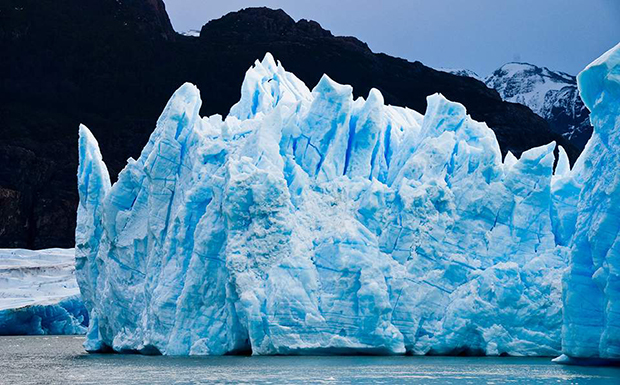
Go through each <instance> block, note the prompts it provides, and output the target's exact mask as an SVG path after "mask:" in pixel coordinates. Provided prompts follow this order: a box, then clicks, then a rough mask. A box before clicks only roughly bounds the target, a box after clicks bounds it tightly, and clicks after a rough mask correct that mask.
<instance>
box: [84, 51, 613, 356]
mask: <svg viewBox="0 0 620 385" xmlns="http://www.w3.org/2000/svg"><path fill="white" fill-rule="evenodd" d="M614 68H617V67H614ZM589 87H591V88H595V89H600V88H601V85H600V84H592V85H589ZM586 88H587V87H586ZM616 90H617V89H616ZM595 92H596V91H594V90H593V91H591V93H595ZM200 106H201V100H200V94H199V91H198V89H197V88H196V87H195V86H193V85H192V84H189V83H187V84H184V85H183V86H181V87H180V88H179V89H178V90H177V91H176V92H175V93H174V95H173V96H172V98H171V99H170V101H169V102H168V104H167V105H166V107H165V109H164V111H163V113H162V115H161V116H160V118H159V119H158V121H157V125H156V128H155V130H154V132H153V134H152V135H151V137H150V139H149V141H148V143H147V144H146V146H145V147H144V149H143V151H142V153H141V154H140V156H139V157H138V159H137V160H134V159H129V160H128V163H127V166H126V167H125V168H124V169H123V171H122V172H121V173H120V174H119V177H118V180H117V181H116V182H115V183H114V184H113V185H112V184H111V182H110V177H109V174H108V171H107V168H106V166H105V163H104V162H103V159H102V156H101V152H100V151H99V147H98V144H97V141H96V139H95V138H94V136H93V135H92V134H91V133H90V131H89V130H88V129H87V128H86V127H85V126H80V138H79V159H80V164H79V169H78V190H79V194H80V202H79V207H78V220H77V228H76V271H77V278H78V283H79V286H80V290H81V292H82V296H83V299H84V304H85V306H86V308H87V309H88V311H89V314H90V318H91V322H90V325H89V330H88V334H87V340H86V342H85V348H86V349H87V350H88V351H116V352H139V353H143V354H166V355H188V354H190V355H222V354H235V353H243V352H251V353H252V354H347V353H372V354H487V355H503V354H508V355H517V356H539V355H545V356H550V355H557V354H559V353H560V352H561V351H562V349H563V345H562V344H563V342H562V336H563V335H564V336H566V335H567V333H568V332H567V330H568V327H567V321H566V318H564V319H563V316H562V307H563V303H562V301H563V299H564V301H565V302H566V301H567V299H568V300H569V302H570V298H571V297H570V295H568V294H567V290H566V287H567V286H569V289H572V284H571V283H570V279H571V278H570V274H568V275H567V276H566V277H565V278H564V288H565V289H564V294H563V291H562V282H563V281H562V275H563V272H564V270H565V269H566V267H567V266H569V264H570V266H576V265H575V262H574V260H575V257H574V255H572V254H571V252H572V253H573V254H574V253H575V250H576V249H575V242H574V240H573V239H574V238H575V237H574V234H575V233H577V234H578V233H579V231H581V230H580V229H581V228H582V226H583V222H584V219H583V217H584V216H585V215H586V214H585V211H587V210H586V209H581V208H582V206H583V207H585V206H587V204H586V203H584V202H586V201H587V200H588V199H587V198H584V195H588V194H589V193H583V192H582V190H583V186H584V183H585V182H584V178H585V177H584V175H585V174H584V171H583V170H584V169H586V168H587V167H586V166H585V165H584V164H585V163H588V162H587V161H586V160H585V158H584V157H583V156H582V158H580V161H579V162H578V165H577V166H575V167H574V168H573V169H572V170H571V168H570V165H569V161H568V157H567V156H566V153H565V151H564V150H563V149H562V148H561V147H558V148H557V153H558V159H557V160H556V157H555V156H554V151H555V150H556V145H555V144H554V143H550V144H549V145H546V146H542V147H538V148H534V149H531V150H529V151H526V152H524V153H523V154H522V155H521V156H520V158H517V157H515V156H514V155H513V154H511V153H508V154H507V156H506V157H505V158H504V159H502V155H501V152H500V148H499V145H498V142H497V140H496V138H495V134H494V133H493V131H492V130H491V129H490V128H488V127H487V126H486V124H484V123H480V122H476V121H474V120H472V119H471V118H470V117H469V116H468V115H467V113H466V111H465V108H464V107H463V106H462V105H460V104H458V103H453V102H450V101H448V100H447V99H445V98H444V97H443V96H441V95H439V94H435V95H431V96H429V97H428V99H427V110H426V112H425V114H424V115H421V114H419V113H417V112H416V111H413V110H410V109H407V108H401V107H395V106H390V105H386V104H385V103H384V100H383V96H382V95H381V93H380V92H379V91H378V90H376V89H372V90H371V91H370V93H369V94H368V96H367V97H366V98H365V99H364V98H354V97H353V90H352V88H351V87H350V86H347V85H341V84H338V83H336V82H334V81H333V80H331V79H330V78H329V77H328V76H326V75H325V76H323V77H322V78H321V80H320V81H319V83H318V84H317V85H316V86H315V88H314V89H313V90H309V89H308V88H307V87H306V85H305V84H304V83H303V82H301V81H300V80H299V79H298V78H296V77H295V76H294V75H293V74H291V73H289V72H286V71H285V70H284V68H283V67H282V65H281V64H280V63H279V62H276V61H275V60H274V58H273V57H272V56H271V55H270V54H267V55H266V56H265V58H264V59H263V60H262V61H257V62H256V63H255V64H254V66H252V67H251V68H250V69H249V70H248V71H247V73H246V77H245V80H244V82H243V85H242V89H241V99H240V101H239V102H238V103H237V104H236V105H234V106H233V107H232V108H231V110H230V113H229V115H228V116H227V117H225V118H224V117H222V116H220V115H213V116H210V117H200V116H199V110H200ZM605 113H606V112H605V111H604V110H601V112H600V116H601V119H603V120H604V119H607V118H606V116H607V115H605ZM595 125H596V120H595ZM595 130H596V128H595ZM605 144H607V142H602V141H601V143H600V144H599V145H598V147H597V148H598V154H599V155H600V156H604V154H605V149H603V148H602V147H603V146H604V145H605ZM590 152H591V151H590ZM556 161H557V166H556V167H555V169H554V163H556ZM609 167H610V168H609V169H607V173H606V177H607V178H612V177H613V176H614V175H616V174H615V173H614V172H609V170H612V171H613V170H617V168H613V167H617V165H613V166H612V165H610V166H609ZM600 172H601V170H600V169H599V168H595V169H594V171H592V174H593V178H594V179H597V178H600V177H599V176H597V175H599V173H600ZM599 182H600V181H599ZM593 199H595V198H593ZM596 199H598V198H596ZM577 206H578V207H579V208H580V209H579V210H578V209H576V207H577ZM582 211H583V212H584V213H582ZM588 212H590V213H592V210H589V211H588ZM612 216H613V215H612ZM567 277H568V278H567ZM567 282H569V283H567ZM576 313H578V311H576ZM571 325H572V324H571ZM577 334H578V333H576V334H575V335H576V336H577ZM616 335H617V334H616ZM566 346H567V345H566V342H565V343H564V350H566ZM564 352H565V353H566V351H564Z"/></svg>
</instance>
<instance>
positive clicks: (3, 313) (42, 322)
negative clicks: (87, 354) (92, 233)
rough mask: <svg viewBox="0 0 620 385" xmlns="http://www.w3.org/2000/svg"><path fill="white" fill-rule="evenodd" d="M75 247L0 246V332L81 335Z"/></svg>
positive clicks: (82, 318) (81, 309)
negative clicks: (27, 248) (43, 248)
mask: <svg viewBox="0 0 620 385" xmlns="http://www.w3.org/2000/svg"><path fill="white" fill-rule="evenodd" d="M87 323H88V315H87V313H86V309H85V308H84V306H83V304H82V301H81V298H80V290H79V288H78V285H77V282H76V280H75V250H74V249H45V250H25V249H0V334H81V333H84V332H85V331H86V328H85V326H86V325H87Z"/></svg>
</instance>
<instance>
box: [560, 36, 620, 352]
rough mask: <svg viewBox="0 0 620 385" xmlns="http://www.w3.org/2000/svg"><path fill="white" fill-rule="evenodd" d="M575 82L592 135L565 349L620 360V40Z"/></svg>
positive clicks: (569, 275) (582, 169)
mask: <svg viewBox="0 0 620 385" xmlns="http://www.w3.org/2000/svg"><path fill="white" fill-rule="evenodd" d="M577 82H578V84H579V91H580V93H581V97H582V99H583V101H584V103H585V105H586V106H587V107H588V109H589V110H590V112H591V114H590V117H591V121H592V124H593V126H594V133H593V135H592V138H591V139H590V141H589V142H588V144H587V145H586V148H585V149H584V152H583V153H582V154H581V156H580V157H579V159H578V160H577V163H576V165H575V170H574V171H575V177H576V178H577V179H578V180H579V183H581V184H583V189H582V191H581V195H580V196H579V201H578V205H577V210H576V211H577V222H576V228H575V233H574V236H573V237H572V240H571V242H570V249H571V250H570V261H569V267H568V269H567V271H566V274H565V276H564V280H563V301H564V324H563V328H562V351H563V352H564V353H565V354H566V356H568V357H584V358H607V359H620V44H619V45H617V46H616V47H614V48H612V49H611V50H609V51H608V52H607V53H605V54H604V55H603V56H601V57H600V58H599V59H597V60H595V61H594V62H593V63H592V64H590V65H589V66H588V67H587V68H586V69H585V70H584V71H583V72H581V73H580V74H579V76H578V77H577Z"/></svg>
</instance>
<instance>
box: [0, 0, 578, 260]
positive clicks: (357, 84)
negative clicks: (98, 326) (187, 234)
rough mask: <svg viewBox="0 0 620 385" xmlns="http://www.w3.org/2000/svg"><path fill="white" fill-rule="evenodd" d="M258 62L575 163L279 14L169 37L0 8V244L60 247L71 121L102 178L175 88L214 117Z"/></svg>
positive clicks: (121, 11)
mask: <svg viewBox="0 0 620 385" xmlns="http://www.w3.org/2000/svg"><path fill="white" fill-rule="evenodd" d="M267 51H269V52H271V53H272V54H273V55H274V56H275V57H276V58H277V59H278V60H280V61H282V63H283V64H284V66H285V67H286V68H287V70H289V71H292V72H294V73H295V74H296V75H297V76H298V77H300V78H301V79H302V80H303V81H304V82H306V83H307V84H308V85H309V86H310V87H312V86H313V85H314V84H316V82H317V81H318V80H319V78H320V76H321V75H322V74H323V73H327V74H328V75H329V76H330V77H332V78H333V79H334V80H336V81H338V82H341V83H346V84H351V85H353V87H354V90H355V92H356V96H359V95H362V96H366V95H367V93H368V91H369V90H370V89H371V88H372V87H376V88H378V89H379V90H381V92H382V93H383V95H384V97H385V100H386V102H387V103H390V104H394V105H401V106H408V107H411V108H413V109H415V110H417V111H420V112H422V113H423V112H424V110H425V108H426V100H425V98H426V96H427V95H430V94H432V93H435V92H441V93H443V94H444V95H445V96H446V97H447V98H449V99H451V100H454V101H458V102H461V103H463V104H464V105H465V106H466V107H467V110H468V112H469V113H470V114H471V116H472V117H473V118H474V119H476V120H479V121H485V122H487V124H488V125H489V126H490V127H491V128H492V129H493V130H494V131H495V132H496V134H497V137H498V139H499V142H500V145H501V147H502V151H504V152H506V151H508V150H510V151H512V152H514V153H515V154H517V155H518V154H520V153H521V152H522V151H523V150H526V149H528V148H531V147H534V146H538V145H542V144H546V143H548V142H550V141H552V140H556V141H558V142H561V143H562V144H563V145H564V146H565V147H566V148H567V151H568V152H569V154H570V156H571V158H572V159H575V158H576V156H577V154H578V152H577V150H576V149H575V148H574V147H572V146H571V145H570V144H568V143H567V142H566V141H565V140H564V139H563V138H561V137H560V136H559V135H557V134H555V133H553V132H551V131H550V130H549V126H548V124H547V122H545V120H544V119H542V118H540V117H539V116H537V115H536V114H534V113H533V112H532V111H531V110H530V109H529V108H527V107H525V106H522V105H519V104H513V103H507V102H504V101H502V100H501V98H500V96H499V95H498V94H497V92H496V91H494V90H491V89H489V88H487V87H486V86H485V85H484V84H483V83H482V82H480V81H478V80H475V79H471V78H466V77H459V76H455V75H452V74H448V73H444V72H440V71H436V70H433V69H431V68H428V67H426V66H424V65H422V64H421V63H419V62H414V63H411V62H408V61H406V60H402V59H397V58H394V57H390V56H388V55H385V54H375V53H373V52H372V51H371V50H370V49H369V48H368V46H367V45H366V44H364V43H362V42H361V41H359V40H357V39H355V38H351V37H336V36H333V35H332V34H331V33H330V32H329V31H326V30H324V29H322V28H321V26H320V25H319V24H318V23H316V22H313V21H306V20H301V21H299V22H295V21H294V20H293V19H291V18H290V17H289V16H288V15H287V14H286V13H284V12H283V11H281V10H277V11H274V10H270V9H266V8H255V9H246V10H242V11H239V12H235V13H231V14H228V15H226V16H224V17H222V18H221V19H218V20H214V21H211V22H209V23H207V24H206V25H205V26H204V27H203V28H202V31H201V33H200V37H189V36H183V35H180V34H177V33H175V32H174V31H173V30H172V27H171V25H170V21H169V19H168V16H167V14H166V12H165V9H164V4H163V2H162V1H161V0H91V1H83V0H62V1H57V0H3V1H2V2H0V52H2V55H3V58H4V60H0V247H27V248H42V247H52V246H65V247H68V246H72V245H73V231H74V227H75V209H76V205H77V190H76V176H75V175H76V168H77V128H78V124H79V123H80V122H82V123H85V124H86V125H87V126H89V128H91V130H92V131H93V132H94V134H95V136H96V137H97V139H98V140H99V143H100V146H101V149H102V152H103V156H104V159H105V161H106V163H107V165H108V167H109V168H110V172H111V174H112V178H113V179H114V178H115V177H116V175H117V173H118V172H119V171H120V170H121V169H122V167H123V166H124V164H125V162H126V159H127V158H128V157H130V156H133V157H136V156H137V155H138V154H139V152H140V150H141V149H142V147H143V146H144V144H145V143H146V141H147V139H148V136H149V135H150V133H151V132H152V130H153V128H154V126H155V121H156V119H157V117H158V116H159V113H160V112H161V110H162V109H163V107H164V105H165V103H166V101H167V100H168V98H169V97H170V96H171V95H172V93H173V92H174V90H175V89H176V88H177V87H179V86H180V85H181V84H182V83H183V82H185V81H190V82H193V83H195V84H196V85H197V86H198V87H199V88H200V90H201V92H202V99H203V108H202V111H201V112H202V113H203V114H205V115H206V114H213V113H220V114H223V115H225V114H226V113H227V112H228V110H229V108H230V107H231V106H232V105H233V104H234V103H235V102H236V101H237V100H238V99H239V96H240V87H241V82H242V80H243V77H244V74H245V71H246V70H247V69H248V68H249V67H250V65H251V64H252V63H253V62H254V60H256V59H257V58H262V57H263V56H264V54H265V52H267ZM7 59H8V60H7Z"/></svg>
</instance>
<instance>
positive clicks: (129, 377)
mask: <svg viewBox="0 0 620 385" xmlns="http://www.w3.org/2000/svg"><path fill="white" fill-rule="evenodd" d="M83 341H84V338H83V337H71V336H62V337H43V336H41V337H32V336H30V337H0V384H67V383H78V384H195V383H247V384H249V383H251V384H281V383H328V384H331V383H356V384H365V383H379V384H387V383H410V384H441V385H444V384H476V385H477V384H605V385H608V384H615V383H618V384H620V368H600V367H576V366H561V365H556V364H553V363H551V362H550V359H549V358H512V357H511V358H485V357H195V358H188V357H162V356H140V355H116V354H108V355H105V354H87V353H85V352H84V350H83V348H82V342H83Z"/></svg>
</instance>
